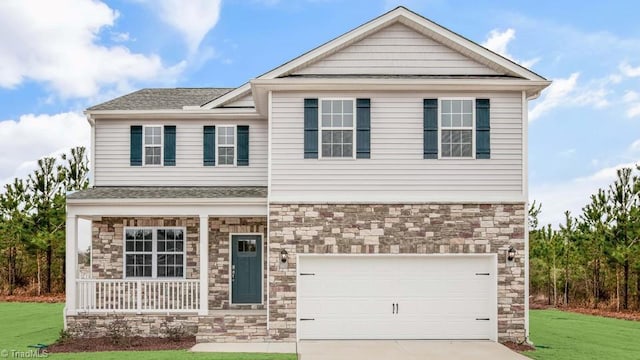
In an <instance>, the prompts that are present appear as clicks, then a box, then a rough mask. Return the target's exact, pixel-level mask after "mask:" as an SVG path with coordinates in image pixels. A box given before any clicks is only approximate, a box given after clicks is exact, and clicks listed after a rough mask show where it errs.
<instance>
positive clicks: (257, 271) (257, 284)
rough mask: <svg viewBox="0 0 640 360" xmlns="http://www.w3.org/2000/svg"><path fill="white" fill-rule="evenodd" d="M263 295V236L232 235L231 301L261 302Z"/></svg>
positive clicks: (239, 302)
mask: <svg viewBox="0 0 640 360" xmlns="http://www.w3.org/2000/svg"><path fill="white" fill-rule="evenodd" d="M261 295H262V237H261V236H260V235H232V236H231V302H232V303H233V304H259V303H261V302H262V301H261V299H260V297H261Z"/></svg>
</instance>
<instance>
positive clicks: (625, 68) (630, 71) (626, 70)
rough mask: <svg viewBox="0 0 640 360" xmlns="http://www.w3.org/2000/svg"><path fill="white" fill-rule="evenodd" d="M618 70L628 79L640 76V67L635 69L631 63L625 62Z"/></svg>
mask: <svg viewBox="0 0 640 360" xmlns="http://www.w3.org/2000/svg"><path fill="white" fill-rule="evenodd" d="M618 68H619V69H620V72H621V73H622V75H624V76H627V77H638V76H640V66H638V67H633V66H631V65H629V63H627V62H626V61H623V62H622V63H620V66H619V67H618Z"/></svg>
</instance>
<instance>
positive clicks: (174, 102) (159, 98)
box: [87, 88, 233, 111]
mask: <svg viewBox="0 0 640 360" xmlns="http://www.w3.org/2000/svg"><path fill="white" fill-rule="evenodd" d="M231 90H233V88H168V89H166V88H165V89H142V90H138V91H135V92H132V93H130V94H126V95H123V96H120V97H118V98H115V99H113V100H109V101H107V102H104V103H102V104H98V105H95V106H92V107H90V108H88V109H87V111H94V110H182V108H183V107H185V106H200V105H202V104H204V103H207V102H209V101H211V100H214V99H216V98H218V97H220V96H221V95H224V94H226V93H228V92H229V91H231Z"/></svg>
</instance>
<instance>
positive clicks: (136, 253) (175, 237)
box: [124, 228, 185, 278]
mask: <svg viewBox="0 0 640 360" xmlns="http://www.w3.org/2000/svg"><path fill="white" fill-rule="evenodd" d="M184 239H185V230H184V229H182V228H127V229H125V255H124V258H125V275H126V277H150V278H151V277H153V278H155V277H184V273H185V268H184V263H185V244H184V241H185V240H184Z"/></svg>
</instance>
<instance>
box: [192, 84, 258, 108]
mask: <svg viewBox="0 0 640 360" xmlns="http://www.w3.org/2000/svg"><path fill="white" fill-rule="evenodd" d="M250 92H251V84H249V83H246V84H244V85H242V86H240V87H239V88H236V89H234V90H231V91H229V92H228V93H226V94H224V95H222V96H220V97H219V98H216V99H214V100H212V101H210V102H208V103H206V104H204V105H202V106H200V107H199V108H200V109H214V108H217V107H219V106H222V105H224V104H227V103H230V102H232V101H234V100H237V99H239V98H241V97H243V96H245V95H247V94H249V93H250Z"/></svg>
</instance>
